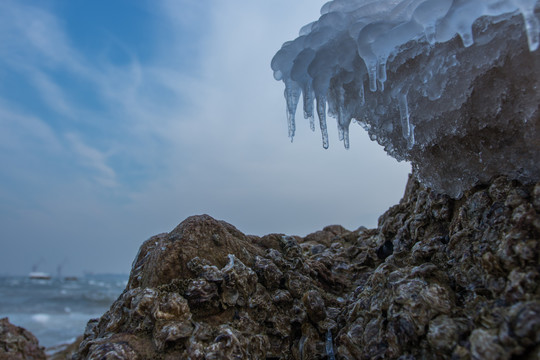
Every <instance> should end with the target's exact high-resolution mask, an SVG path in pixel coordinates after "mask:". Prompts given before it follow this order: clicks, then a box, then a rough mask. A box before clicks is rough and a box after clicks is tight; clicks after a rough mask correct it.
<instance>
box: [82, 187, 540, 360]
mask: <svg viewBox="0 0 540 360" xmlns="http://www.w3.org/2000/svg"><path fill="white" fill-rule="evenodd" d="M539 197H540V185H539V184H536V185H527V186H524V185H521V184H519V183H518V182H516V181H510V180H508V179H507V178H505V177H500V178H497V179H495V180H494V181H492V182H491V183H490V184H488V185H486V186H479V187H476V188H474V189H472V190H470V191H469V192H467V193H466V194H465V195H464V197H463V198H462V199H460V200H453V199H451V198H450V197H448V196H444V195H438V194H435V193H433V192H432V191H430V190H426V189H425V188H424V187H422V186H421V185H420V184H419V183H418V182H416V181H415V180H414V179H413V178H412V177H411V179H410V181H409V183H408V185H407V188H406V191H405V194H404V197H403V199H402V200H401V201H400V203H399V204H397V205H395V206H393V207H392V208H390V209H389V210H388V211H387V212H386V213H385V214H383V215H382V216H381V217H380V219H379V225H378V227H377V228H376V229H366V228H363V227H361V228H359V229H357V230H355V231H348V230H346V229H344V228H342V227H340V226H329V227H326V228H324V229H323V230H321V231H317V232H315V233H313V234H310V235H308V236H306V237H304V238H301V237H298V236H285V235H282V234H270V235H266V236H263V237H255V236H245V235H243V234H241V233H240V232H239V231H238V230H236V229H234V227H232V226H231V225H228V224H226V223H223V222H220V221H216V220H214V219H212V218H210V217H209V216H206V215H203V216H196V217H191V218H188V219H187V220H186V221H184V222H183V223H182V224H180V225H179V226H178V227H177V228H176V229H175V230H173V231H172V232H171V233H170V234H162V235H158V236H157V237H153V238H152V239H150V240H148V241H147V242H145V243H144V244H143V245H142V247H141V250H140V252H139V255H138V256H137V259H136V261H135V262H134V265H133V269H132V273H131V277H130V282H129V284H128V286H127V288H126V290H125V292H124V293H123V294H122V295H121V296H120V297H119V298H118V300H117V301H116V302H115V303H114V304H113V305H112V306H111V308H110V310H109V311H108V312H107V313H105V314H104V315H103V316H102V317H101V319H99V320H95V321H91V322H90V323H89V325H88V327H87V331H86V332H85V337H84V339H83V341H82V342H81V345H80V347H79V352H78V355H77V359H98V358H100V359H101V358H105V359H107V358H118V359H124V358H126V359H127V358H130V359H156V358H161V359H200V360H203V359H232V358H234V359H265V358H266V359H291V360H301V359H340V360H343V359H433V358H436V359H463V360H465V359H467V360H470V359H517V358H523V359H537V358H538V354H540V350H539V349H540V286H539V284H540V270H539V268H538V264H539V263H540V258H539V251H540V244H539V241H540V226H539V224H540V215H539V210H540V207H539V206H538V205H539V203H540V200H539ZM184 245H185V246H184Z"/></svg>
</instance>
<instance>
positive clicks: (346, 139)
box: [343, 126, 350, 149]
mask: <svg viewBox="0 0 540 360" xmlns="http://www.w3.org/2000/svg"><path fill="white" fill-rule="evenodd" d="M343 145H344V146H345V149H348V148H349V146H350V144H349V127H348V126H347V127H344V128H343Z"/></svg>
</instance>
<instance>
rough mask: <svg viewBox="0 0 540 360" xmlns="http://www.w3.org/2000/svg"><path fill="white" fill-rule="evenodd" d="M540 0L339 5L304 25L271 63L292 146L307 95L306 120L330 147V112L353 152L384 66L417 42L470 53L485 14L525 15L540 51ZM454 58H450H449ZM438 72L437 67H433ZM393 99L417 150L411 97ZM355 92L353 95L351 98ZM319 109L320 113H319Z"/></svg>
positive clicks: (389, 0) (349, 1)
mask: <svg viewBox="0 0 540 360" xmlns="http://www.w3.org/2000/svg"><path fill="white" fill-rule="evenodd" d="M538 3H540V0H334V1H330V2H328V3H326V4H325V5H324V6H323V7H322V9H321V17H320V19H319V20H318V21H315V22H313V23H310V24H308V25H306V26H304V27H303V28H302V29H301V30H300V36H299V37H298V38H297V39H295V40H293V41H289V42H286V43H284V44H283V46H282V48H281V49H280V50H279V51H278V52H277V54H276V55H275V56H274V58H273V59H272V64H271V66H272V70H273V71H274V77H275V79H276V80H282V81H283V82H284V83H285V98H286V102H287V118H288V127H289V137H290V138H291V141H292V139H293V137H294V133H295V127H296V126H295V113H296V108H297V105H298V102H299V99H300V97H301V96H303V102H304V117H305V118H307V119H310V125H311V129H312V130H315V124H314V111H316V112H317V114H318V118H319V122H320V128H321V133H322V139H323V147H324V148H327V147H328V133H327V128H326V112H327V109H326V107H327V105H328V114H329V115H331V116H333V117H335V118H337V122H338V130H339V137H340V140H342V141H344V144H345V147H346V148H348V147H349V139H348V131H349V130H348V129H349V124H350V122H351V121H352V120H353V119H354V118H355V113H357V112H358V111H357V110H358V107H361V106H363V105H364V81H366V82H367V83H369V86H368V87H369V90H370V91H371V92H376V91H377V90H380V91H383V90H384V86H385V81H386V64H387V62H388V61H391V60H392V58H393V57H394V56H395V55H396V54H397V53H398V52H399V49H400V47H401V46H402V45H404V44H406V43H408V42H410V41H417V42H418V43H419V44H420V45H419V46H428V47H429V46H433V45H434V44H435V43H443V42H447V41H449V40H451V39H452V38H454V37H455V36H459V37H460V38H461V40H462V42H463V45H464V46H465V47H468V46H471V45H473V43H474V38H473V32H472V26H473V23H474V22H475V21H476V20H477V19H479V18H480V17H483V16H492V17H497V16H500V15H504V14H514V13H521V14H522V16H523V19H524V23H525V31H526V33H527V38H528V44H529V49H530V50H531V51H534V50H536V49H537V48H538V45H539V31H540V25H539V21H538V18H537V17H536V15H535V13H534V12H535V6H537V4H538ZM449 56H451V54H449ZM434 70H436V69H434ZM393 86H395V87H396V88H398V90H396V91H393V92H392V93H395V94H396V95H395V99H396V100H397V101H398V106H399V110H400V115H401V124H402V129H403V136H404V137H405V138H406V140H407V143H408V147H412V146H414V125H413V124H411V123H410V121H409V113H408V109H407V94H406V93H403V92H400V90H399V88H401V87H403V85H402V84H401V85H400V84H393ZM351 93H352V94H355V96H353V97H351V96H350V94H351ZM314 103H315V104H316V105H315V108H314Z"/></svg>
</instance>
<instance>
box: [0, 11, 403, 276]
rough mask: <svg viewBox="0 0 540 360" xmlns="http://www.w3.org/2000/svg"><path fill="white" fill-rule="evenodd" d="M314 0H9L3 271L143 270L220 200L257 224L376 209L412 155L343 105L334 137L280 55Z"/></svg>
mask: <svg viewBox="0 0 540 360" xmlns="http://www.w3.org/2000/svg"><path fill="white" fill-rule="evenodd" d="M324 2H325V1H316V0H294V1H292V0H272V1H268V0H138V1H133V0H114V1H111V0H93V1H88V0H69V1H67V0H33V1H30V0H2V1H0V244H1V250H0V274H11V275H15V274H21V275H22V274H27V273H28V272H30V271H31V270H32V268H37V270H39V271H45V272H50V273H53V274H56V272H57V270H58V269H59V268H61V270H62V274H63V275H72V274H76V275H78V274H82V273H84V272H94V273H129V271H130V267H131V263H132V261H133V258H134V257H135V255H136V253H137V251H138V248H139V246H140V245H141V244H142V242H143V241H144V240H146V239H148V238H149V237H150V236H152V235H155V234H158V233H163V232H169V231H171V230H172V229H173V228H174V227H175V226H176V225H177V224H179V223H180V222H181V221H182V220H184V219H185V218H186V217H188V216H191V215H197V214H209V215H211V216H213V217H214V218H216V219H220V220H225V221H227V222H229V223H231V224H233V225H234V226H236V227H237V228H238V229H239V230H240V231H242V232H244V233H246V234H254V235H264V234H268V233H285V234H289V235H300V236H304V235H306V234H308V233H311V232H314V231H317V230H320V229H322V228H323V227H324V226H327V225H331V224H341V225H343V226H344V227H346V228H348V229H350V230H354V229H356V228H358V227H360V226H366V227H375V226H376V224H377V219H378V217H379V216H380V215H381V214H382V213H383V212H384V211H385V210H386V209H388V208H389V207H390V206H391V205H393V204H396V203H397V202H398V201H399V199H400V198H401V196H402V195H403V191H404V189H405V183H406V180H407V174H408V173H409V171H410V165H409V164H407V163H398V162H397V161H396V160H394V159H393V158H391V157H389V156H387V155H386V153H385V152H384V151H383V149H382V147H380V146H379V145H377V144H376V143H374V142H371V141H370V140H369V138H368V136H367V133H366V132H365V131H364V130H363V129H362V128H361V127H360V126H358V125H356V124H352V125H351V134H350V137H351V148H350V149H349V150H345V149H344V147H343V144H342V143H341V142H339V141H338V136H337V127H336V125H335V122H334V121H333V120H329V138H330V148H329V149H328V150H324V149H323V148H322V143H321V136H320V132H319V131H318V130H317V131H316V132H315V133H312V132H311V130H310V129H309V122H308V121H307V120H305V121H304V119H302V118H301V114H300V111H299V112H298V114H297V117H298V118H299V119H298V120H297V131H296V136H295V139H294V142H293V143H291V142H290V140H289V139H288V137H287V123H286V122H287V121H286V115H285V100H284V97H283V90H284V86H283V84H282V83H280V82H277V81H275V80H274V79H273V76H272V71H271V69H270V61H271V59H272V57H273V55H274V54H275V53H276V52H277V50H279V48H280V47H281V45H282V44H283V42H285V41H288V40H292V39H294V38H295V37H296V36H297V35H298V30H299V29H300V28H301V27H302V26H303V25H305V24H307V23H309V22H311V21H314V20H316V19H318V17H319V9H320V7H321V6H322V5H323V4H324Z"/></svg>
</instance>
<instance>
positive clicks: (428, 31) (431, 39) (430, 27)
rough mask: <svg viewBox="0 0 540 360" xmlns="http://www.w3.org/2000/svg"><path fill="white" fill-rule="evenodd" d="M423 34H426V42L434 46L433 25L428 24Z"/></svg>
mask: <svg viewBox="0 0 540 360" xmlns="http://www.w3.org/2000/svg"><path fill="white" fill-rule="evenodd" d="M424 34H426V40H427V41H428V43H429V44H430V45H433V44H435V35H436V28H435V24H428V25H426V26H425V27H424Z"/></svg>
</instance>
